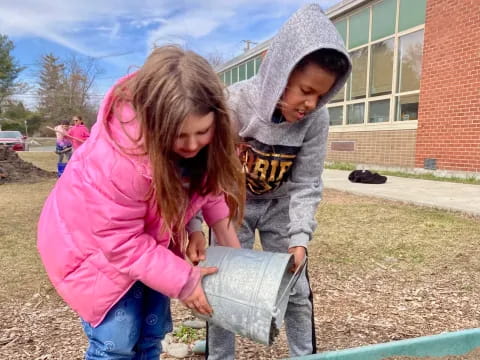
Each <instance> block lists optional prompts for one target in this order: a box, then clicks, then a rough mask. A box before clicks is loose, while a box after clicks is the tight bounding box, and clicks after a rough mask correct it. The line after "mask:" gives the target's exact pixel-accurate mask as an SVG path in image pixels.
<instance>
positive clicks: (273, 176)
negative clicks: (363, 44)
mask: <svg viewBox="0 0 480 360" xmlns="http://www.w3.org/2000/svg"><path fill="white" fill-rule="evenodd" d="M322 48H329V49H334V50H337V51H339V52H341V53H343V54H345V55H346V57H347V58H348V59H349V56H348V53H347V51H346V50H345V47H344V44H343V40H342V38H341V36H340V35H339V33H338V32H337V30H336V28H335V26H334V25H333V24H332V23H331V21H330V20H329V19H328V18H327V17H326V16H325V14H324V13H323V11H322V10H321V8H320V7H319V6H318V5H315V4H310V5H306V6H303V7H302V8H300V9H299V10H298V11H297V12H296V13H295V14H293V15H292V17H291V18H290V19H289V20H288V21H287V22H286V23H285V24H284V25H283V27H282V28H281V29H280V31H279V32H278V34H277V35H276V36H275V38H274V39H273V41H272V42H271V45H270V47H269V49H268V52H267V55H266V57H265V59H264V60H263V62H262V64H261V66H260V71H259V73H258V74H257V75H256V76H254V77H253V78H251V79H249V80H246V81H242V82H239V83H236V84H234V85H232V86H231V87H229V88H228V89H227V96H228V104H229V106H230V108H231V115H232V118H233V121H234V122H235V124H236V126H237V131H238V134H239V135H240V137H241V138H242V140H243V144H242V145H241V148H240V153H241V159H242V161H243V163H244V168H245V169H246V172H247V187H248V195H247V198H249V199H252V198H254V199H273V198H283V197H288V198H289V199H290V203H289V216H290V224H288V234H289V237H290V245H289V246H290V247H292V246H306V245H307V242H308V241H309V240H310V238H311V234H312V233H313V231H314V230H315V227H316V221H315V218H314V216H315V212H316V209H317V206H318V203H319V201H320V199H321V194H322V189H323V186H322V180H321V175H322V171H323V163H324V160H325V154H326V151H327V136H328V127H329V116H328V112H327V109H326V108H325V106H324V105H325V104H326V103H327V102H328V101H329V100H330V99H331V98H332V97H333V96H334V95H335V93H336V92H337V91H338V90H339V89H341V88H342V86H343V85H344V83H345V81H346V79H347V77H348V75H349V73H350V71H348V73H347V74H346V75H345V76H344V77H342V78H339V79H337V81H336V83H335V84H334V86H333V88H332V89H331V90H330V91H329V93H327V94H326V95H325V96H323V97H322V98H321V100H320V101H319V103H318V105H317V108H316V109H315V110H314V111H313V112H312V113H310V114H309V115H307V116H306V117H305V118H303V119H302V120H300V121H298V122H296V123H289V122H282V123H274V122H273V121H272V115H273V113H274V111H275V108H276V106H277V103H278V101H279V99H280V98H281V96H282V94H283V92H284V90H285V87H286V85H287V82H288V78H289V75H290V73H291V72H292V70H293V69H294V67H295V65H296V64H297V63H298V62H299V61H300V60H301V59H302V58H303V57H305V56H306V55H308V54H310V53H312V52H314V51H316V50H318V49H322ZM350 68H351V65H350Z"/></svg>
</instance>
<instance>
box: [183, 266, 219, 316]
mask: <svg viewBox="0 0 480 360" xmlns="http://www.w3.org/2000/svg"><path fill="white" fill-rule="evenodd" d="M217 271H218V268H216V267H213V266H211V267H204V268H200V281H199V282H198V284H197V286H196V287H195V290H193V292H192V294H191V295H190V296H189V297H187V298H186V299H185V300H184V301H183V303H184V304H185V306H186V307H188V308H189V309H191V310H193V311H195V312H197V313H199V314H203V315H207V316H210V315H212V313H213V309H212V307H211V306H210V304H209V303H208V300H207V297H206V296H205V292H204V291H203V288H202V279H203V277H204V276H207V275H211V274H214V273H216V272H217Z"/></svg>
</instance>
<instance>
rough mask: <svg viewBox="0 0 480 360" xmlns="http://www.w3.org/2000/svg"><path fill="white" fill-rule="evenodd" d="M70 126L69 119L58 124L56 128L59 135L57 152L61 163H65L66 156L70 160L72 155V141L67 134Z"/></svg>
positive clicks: (56, 146) (56, 144)
mask: <svg viewBox="0 0 480 360" xmlns="http://www.w3.org/2000/svg"><path fill="white" fill-rule="evenodd" d="M69 128H70V126H69V121H68V120H63V121H62V122H61V123H60V125H57V126H55V128H54V130H55V134H56V136H57V140H56V143H55V153H56V154H57V155H58V162H59V163H63V159H64V158H66V159H67V161H69V160H70V158H71V157H72V142H71V140H70V139H69V138H68V135H67V133H68V130H69Z"/></svg>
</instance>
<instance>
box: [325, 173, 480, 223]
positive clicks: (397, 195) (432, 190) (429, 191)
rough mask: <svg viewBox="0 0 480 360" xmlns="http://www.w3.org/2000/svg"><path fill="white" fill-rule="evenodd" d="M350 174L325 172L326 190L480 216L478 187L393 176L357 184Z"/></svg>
mask: <svg viewBox="0 0 480 360" xmlns="http://www.w3.org/2000/svg"><path fill="white" fill-rule="evenodd" d="M349 173H350V171H342V170H330V169H325V170H324V171H323V176H322V177H323V182H324V185H325V188H327V189H335V190H340V191H345V192H349V193H352V194H356V195H364V196H375V197H380V198H384V199H389V200H397V201H403V202H407V203H411V204H416V205H421V206H429V207H434V208H438V209H447V210H454V211H460V212H463V213H467V214H471V215H475V216H480V185H469V184H459V183H452V182H446V181H432V180H421V179H410V178H402V177H396V176H387V178H388V179H387V182H386V183H385V184H360V183H352V182H350V181H349V180H348V174H349Z"/></svg>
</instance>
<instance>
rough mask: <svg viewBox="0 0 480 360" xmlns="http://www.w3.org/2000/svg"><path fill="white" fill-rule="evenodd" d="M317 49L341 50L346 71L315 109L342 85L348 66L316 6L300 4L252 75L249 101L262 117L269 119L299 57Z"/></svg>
mask: <svg viewBox="0 0 480 360" xmlns="http://www.w3.org/2000/svg"><path fill="white" fill-rule="evenodd" d="M320 49H333V50H336V51H338V52H340V53H343V54H344V55H345V56H346V58H347V59H348V62H349V70H348V71H347V73H346V74H345V75H344V76H343V77H341V78H338V79H337V81H336V82H335V84H334V85H333V87H332V88H331V89H330V91H329V92H328V93H327V94H326V95H325V96H323V97H322V99H321V100H320V101H319V102H318V104H317V109H318V108H320V107H322V106H323V105H325V104H326V103H327V102H328V101H329V100H330V99H331V98H332V97H333V96H334V95H335V94H336V93H337V92H338V90H340V89H341V88H342V87H343V85H344V84H345V81H346V80H347V78H348V76H349V75H350V72H351V68H352V65H351V61H350V57H349V55H348V52H347V51H346V49H345V46H344V43H343V39H342V37H341V36H340V34H339V33H338V31H337V29H336V28H335V26H334V25H333V24H332V22H331V21H330V20H329V19H328V17H327V16H326V15H325V14H324V13H323V11H322V9H321V8H320V6H319V5H316V4H309V5H305V6H302V7H301V8H300V9H299V10H297V11H296V12H295V13H294V14H293V15H292V16H291V17H290V18H289V19H288V20H287V22H286V23H285V24H284V25H283V26H282V28H281V29H280V30H279V32H278V33H277V35H276V36H275V37H274V38H273V40H272V42H271V44H270V46H269V48H268V51H267V55H266V56H265V58H264V59H263V61H262V65H261V66H260V71H259V73H258V74H257V75H256V76H255V77H254V78H252V82H253V83H252V85H253V86H254V87H256V90H257V91H256V93H257V94H256V96H255V97H254V98H252V99H251V100H252V102H253V103H254V104H255V105H256V106H255V107H256V111H257V113H258V115H260V117H261V118H262V120H265V121H271V117H272V115H273V112H274V110H275V107H276V106H277V102H278V100H279V99H280V97H281V96H282V94H283V92H284V90H285V87H286V85H287V82H288V78H289V76H290V73H291V72H292V71H293V69H294V68H295V66H296V65H297V64H298V63H299V62H300V60H301V59H302V58H304V57H305V56H307V55H309V54H310V53H312V52H315V51H317V50H320Z"/></svg>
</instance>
